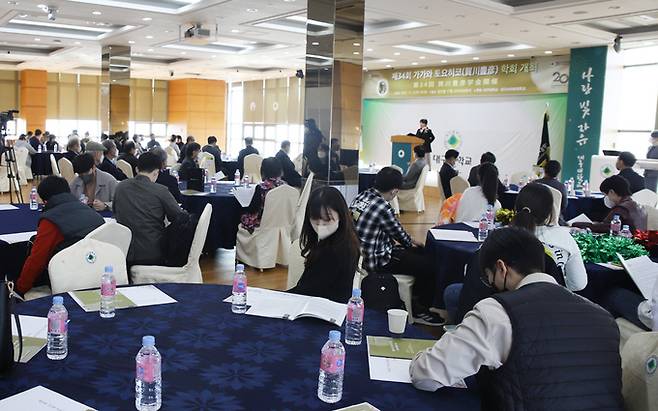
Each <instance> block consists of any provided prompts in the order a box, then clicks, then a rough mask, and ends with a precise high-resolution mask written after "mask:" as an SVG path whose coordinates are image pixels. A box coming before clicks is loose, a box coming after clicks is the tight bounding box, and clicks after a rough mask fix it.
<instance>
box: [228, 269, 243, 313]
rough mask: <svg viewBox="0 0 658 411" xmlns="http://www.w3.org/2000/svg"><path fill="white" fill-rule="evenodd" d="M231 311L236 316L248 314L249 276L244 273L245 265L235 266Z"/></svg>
mask: <svg viewBox="0 0 658 411" xmlns="http://www.w3.org/2000/svg"><path fill="white" fill-rule="evenodd" d="M231 311H233V312H234V313H236V314H244V313H245V312H247V274H245V273H244V265H242V264H238V265H236V266H235V275H234V276H233V302H232V303H231Z"/></svg>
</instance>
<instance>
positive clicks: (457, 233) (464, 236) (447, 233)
mask: <svg viewBox="0 0 658 411" xmlns="http://www.w3.org/2000/svg"><path fill="white" fill-rule="evenodd" d="M430 233H432V236H433V237H434V239H435V240H440V241H462V242H466V243H477V242H479V241H478V239H477V238H475V236H474V235H473V233H472V232H470V231H461V230H441V229H436V228H433V229H431V230H430Z"/></svg>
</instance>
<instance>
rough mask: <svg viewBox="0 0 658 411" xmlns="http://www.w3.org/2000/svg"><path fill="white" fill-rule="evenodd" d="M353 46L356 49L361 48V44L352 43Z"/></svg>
mask: <svg viewBox="0 0 658 411" xmlns="http://www.w3.org/2000/svg"><path fill="white" fill-rule="evenodd" d="M352 45H353V46H354V47H359V46H360V45H361V43H352Z"/></svg>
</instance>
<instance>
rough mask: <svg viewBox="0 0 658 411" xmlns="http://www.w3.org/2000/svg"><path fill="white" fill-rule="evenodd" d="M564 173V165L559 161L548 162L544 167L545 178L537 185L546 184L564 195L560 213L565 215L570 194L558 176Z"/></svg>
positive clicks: (538, 181)
mask: <svg viewBox="0 0 658 411" xmlns="http://www.w3.org/2000/svg"><path fill="white" fill-rule="evenodd" d="M560 171H562V165H561V164H560V162H559V161H557V160H550V161H548V162H546V165H545V166H544V178H540V179H538V180H535V183H539V184H544V185H547V186H549V187H552V188H554V189H556V190H557V191H559V192H560V193H562V203H561V204H560V213H561V214H563V213H564V210H566V209H567V204H568V202H569V195H568V194H569V193H567V187H566V186H565V185H564V184H562V183H561V182H560V180H558V179H557V176H558V175H559V174H560Z"/></svg>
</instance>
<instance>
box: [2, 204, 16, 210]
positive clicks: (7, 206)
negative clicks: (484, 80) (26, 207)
mask: <svg viewBox="0 0 658 411" xmlns="http://www.w3.org/2000/svg"><path fill="white" fill-rule="evenodd" d="M10 210H18V207H16V206H15V205H11V204H0V211H10Z"/></svg>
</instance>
